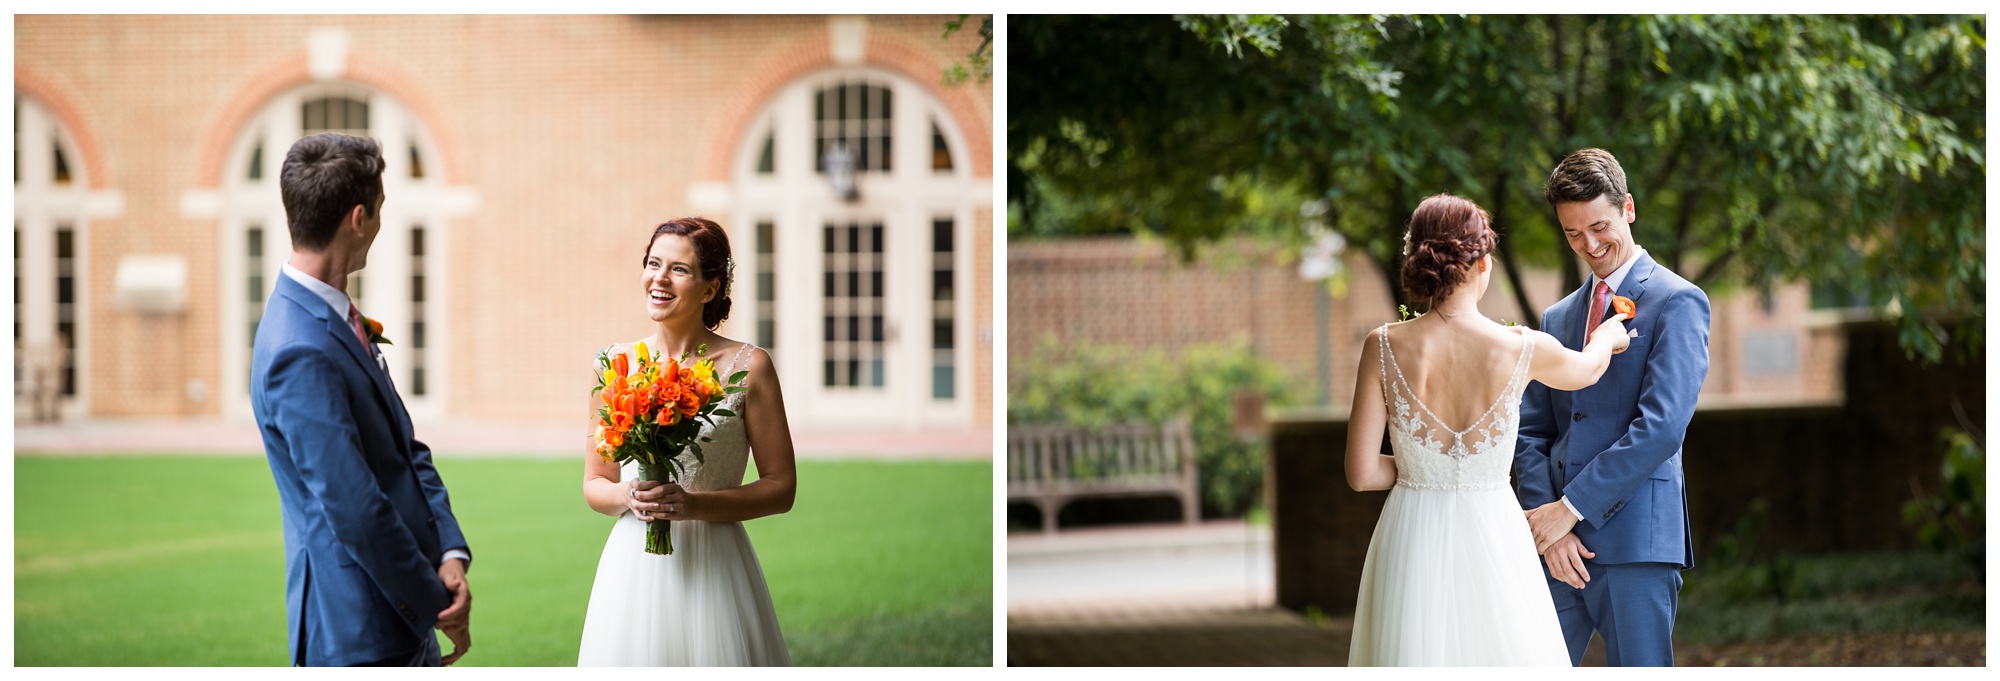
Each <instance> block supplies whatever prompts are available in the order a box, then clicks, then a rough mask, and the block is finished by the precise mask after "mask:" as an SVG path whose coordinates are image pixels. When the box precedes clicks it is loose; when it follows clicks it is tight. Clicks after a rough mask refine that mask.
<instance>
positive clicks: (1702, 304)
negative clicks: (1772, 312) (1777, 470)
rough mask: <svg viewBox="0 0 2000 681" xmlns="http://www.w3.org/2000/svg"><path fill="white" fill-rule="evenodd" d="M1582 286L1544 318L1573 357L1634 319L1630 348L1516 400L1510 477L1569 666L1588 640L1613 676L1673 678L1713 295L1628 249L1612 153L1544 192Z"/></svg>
mask: <svg viewBox="0 0 2000 681" xmlns="http://www.w3.org/2000/svg"><path fill="white" fill-rule="evenodd" d="M1544 191H1545V193H1546V196H1547V198H1548V200H1549V203H1550V204H1551V205H1553V206H1554V207H1555V211H1556V221H1557V222H1558V223H1560V224H1561V225H1562V230H1563V235H1564V237H1565V239H1567V241H1568V242H1569V247H1570V249H1571V250H1574V251H1576V254H1577V256H1578V257H1580V258H1582V259H1583V261H1584V263H1585V264H1586V265H1588V266H1589V267H1590V271H1591V277H1590V279H1589V280H1588V281H1586V282H1585V283H1584V287H1583V288H1582V289H1580V290H1578V291H1576V292H1573V293H1571V294H1570V295H1569V296H1568V297H1566V298H1563V299H1562V300H1561V301H1559V302H1557V303H1556V304H1555V305H1553V306H1551V307H1550V308H1549V309H1548V311H1547V312H1545V313H1544V314H1543V315H1542V330H1543V331H1546V332H1548V333H1550V334H1552V335H1554V336H1555V337H1556V339H1557V340H1560V341H1561V342H1562V344H1563V345H1564V346H1567V347H1568V348H1569V349H1571V350H1580V349H1582V348H1583V341H1584V338H1586V337H1587V336H1588V334H1589V332H1590V330H1591V329H1592V328H1594V327H1595V326H1596V325H1597V324H1598V323H1599V322H1601V321H1602V320H1604V319H1605V318H1607V317H1610V316H1611V315H1613V314H1616V312H1613V311H1610V310H1608V309H1607V307H1608V306H1609V304H1610V302H1611V298H1612V297H1613V296H1623V297H1626V298H1630V299H1631V300H1632V302H1633V304H1634V306H1635V307H1636V308H1637V311H1636V313H1635V314H1634V315H1633V317H1632V319H1631V321H1629V322H1626V325H1627V326H1628V327H1629V328H1630V329H1631V330H1632V334H1633V338H1632V344H1631V346H1630V347H1627V348H1626V349H1625V351H1624V352H1623V353H1620V354H1618V355H1616V356H1613V357H1612V358H1611V366H1610V367H1609V368H1608V369H1606V370H1605V372H1604V376H1603V377H1602V378H1600V379H1599V380H1598V381H1597V384H1596V385H1592V386H1590V387H1588V388H1584V389H1582V390H1576V391H1561V390H1550V389H1549V387H1548V386H1545V385H1542V384H1541V383H1532V384H1530V385H1529V387H1528V389H1527V391H1526V392H1525V393H1523V395H1522V397H1521V429H1520V441H1519V442H1518V443H1517V445H1516V447H1515V450H1514V467H1515V470H1514V479H1515V480H1516V481H1517V483H1518V485H1519V489H1518V493H1519V495H1520V500H1521V508H1522V509H1524V510H1525V511H1526V512H1527V515H1528V524H1529V526H1530V527H1531V528H1532V529H1533V530H1534V536H1535V548H1536V550H1537V552H1539V553H1541V554H1542V562H1543V566H1544V568H1545V569H1546V570H1547V572H1548V576H1549V592H1550V594H1551V595H1552V596H1553V597H1554V598H1555V603H1556V615H1557V618H1558V619H1559V620H1560V621H1561V623H1562V630H1563V638H1564V639H1565V640H1566V641H1567V643H1568V644H1569V656H1570V662H1571V663H1572V664H1582V662H1583V651H1584V647H1585V646H1586V645H1588V644H1589V643H1590V635H1591V632H1593V631H1595V632H1597V633H1598V634H1600V635H1602V636H1603V637H1604V643H1605V657H1606V658H1607V661H1608V662H1610V663H1611V664H1612V665H1613V666H1672V665H1673V663H1674V650H1673V631H1674V611H1675V608H1676V607H1677V606H1678V605H1679V602H1680V590H1681V574H1680V573H1681V571H1682V570H1686V569H1688V568H1691V567H1693V566H1694V543H1693V540H1692V538H1691V536H1690V535H1689V534H1688V512H1687V491H1686V486H1685V482H1686V481H1685V479H1684V478H1683V474H1682V472H1681V470H1682V469H1681V441H1682V440H1683V439H1684V438H1685V436H1686V435H1687V425H1688V420H1689V419H1690V418H1692V417H1693V416H1694V405H1695V398H1696V396H1697V395H1699V394H1700V393H1701V383H1702V380H1703V379H1705V378H1706V377H1707V376H1708V334H1709V312H1708V296H1707V295H1706V294H1704V293H1702V291H1701V289H1700V288H1697V287H1696V286H1695V285H1694V284H1692V283H1689V282H1688V280H1686V279H1683V278H1681V276H1680V275H1678V274H1675V273H1673V271H1671V270H1668V269H1667V268H1666V267H1664V266H1661V265H1660V264H1659V263H1658V262H1655V261H1654V260H1653V258H1652V257H1651V256H1648V255H1647V254H1646V251H1645V249H1643V248H1640V247H1639V245H1638V244H1636V243H1633V241H1632V221H1633V219H1634V218H1635V217H1636V213H1635V211H1634V210H1633V205H1632V195H1631V193H1629V192H1628V191H1626V184H1625V171H1624V169H1622V168H1620V167H1619V165H1618V160H1617V159H1615V158H1613V157H1612V156H1611V154H1610V152H1607V151H1604V150H1602V149H1584V150H1582V151H1578V152H1576V153H1573V154H1570V155H1569V156H1568V157H1566V158H1564V159H1563V160H1562V163H1560V164H1558V165H1557V166H1556V169H1555V171H1554V172H1552V173H1550V174H1549V181H1548V185H1547V186H1546V188H1545V190H1544Z"/></svg>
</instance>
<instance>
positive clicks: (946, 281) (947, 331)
mask: <svg viewBox="0 0 2000 681" xmlns="http://www.w3.org/2000/svg"><path fill="white" fill-rule="evenodd" d="M955 228H956V224H955V223H954V222H953V221H951V220H949V219H935V220H932V221H931V398H932V399H937V400H949V399H953V398H955V397H957V394H958V388H957V361H956V358H955V357H954V353H955V352H956V351H957V349H958V333H957V323H958V291H957V290H956V288H957V287H956V286H955V284H956V282H957V279H958V272H957V264H956V263H955V261H954V259H953V257H952V255H953V254H952V246H953V241H954V239H953V232H954V230H955Z"/></svg>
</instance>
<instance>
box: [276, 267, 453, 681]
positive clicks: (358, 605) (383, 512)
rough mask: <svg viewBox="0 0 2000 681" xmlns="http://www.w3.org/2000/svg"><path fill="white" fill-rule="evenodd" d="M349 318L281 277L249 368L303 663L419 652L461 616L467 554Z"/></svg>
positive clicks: (437, 485) (296, 657) (427, 458)
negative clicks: (451, 614)
mask: <svg viewBox="0 0 2000 681" xmlns="http://www.w3.org/2000/svg"><path fill="white" fill-rule="evenodd" d="M353 329H354V327H352V326H349V325H348V321H347V316H346V311H345V310H333V309H332V308H330V307H329V306H328V305H327V304H326V301H325V300H324V299H321V298H320V297H318V296H316V295H314V294H313V293H312V292H311V291H309V290H307V289H306V288H305V287H304V286H301V285H299V283H298V282H296V281H293V280H292V279H291V278H290V277H287V276H283V275H280V276H279V277H278V285H277V287H276V290H275V291H274V292H273V293H272V295H271V298H270V303H269V304H267V305H266V306H265V309H264V317H263V320H262V322H261V323H259V325H258V327H257V340H256V344H255V345H254V346H253V350H252V352H251V360H250V404H251V408H252V409H253V410H255V412H256V414H257V427H258V429H259V430H260V431H261V432H262V435H263V438H264V454H265V457H266V458H267V459H269V461H270V464H271V475H272V477H274V478H276V480H277V484H278V500H279V502H280V503H279V507H280V508H281V509H282V511H283V514H284V528H285V618H286V623H287V625H288V627H287V628H288V629H289V631H290V635H291V639H290V641H291V651H292V663H293V664H295V665H312V666H319V665H349V664H356V663H362V662H369V661H375V660H381V659H385V658H389V657H394V656H400V655H407V654H411V653H413V652H414V651H415V650H416V648H417V646H418V645H420V644H421V643H422V642H423V639H424V638H429V637H431V636H432V633H431V629H432V627H433V626H435V624H436V621H437V614H438V612H439V611H441V610H444V609H445V607H446V606H448V605H450V601H451V597H450V593H449V592H448V591H447V590H446V589H445V587H444V583H443V582H442V581H440V580H439V579H438V576H437V568H438V564H439V563H440V562H441V561H440V559H441V557H442V556H443V554H444V552H445V551H447V550H450V549H454V548H457V549H466V551H467V553H468V554H470V553H471V551H470V549H469V548H468V547H467V546H466V543H465V536H464V535H462V534H460V532H459V529H458V520H457V519H456V518H454V517H453V516H452V513H451V502H450V500H449V499H448V498H447V497H446V494H445V488H444V482H443V481H442V480H440V479H439V478H438V474H437V469H436V468H434V467H432V465H431V455H430V448H429V447H426V446H425V445H424V444H423V443H421V442H418V441H416V439H415V438H414V437H413V436H412V433H411V430H410V417H409V414H408V412H406V411H404V409H403V401H402V400H401V399H400V398H398V397H397V396H396V389H395V386H394V385H392V384H390V382H389V377H388V375H387V374H386V373H385V372H383V371H382V369H381V367H380V366H379V365H377V364H376V362H375V359H374V357H373V354H372V348H364V347H362V344H361V341H360V339H358V338H356V337H355V335H354V330H353Z"/></svg>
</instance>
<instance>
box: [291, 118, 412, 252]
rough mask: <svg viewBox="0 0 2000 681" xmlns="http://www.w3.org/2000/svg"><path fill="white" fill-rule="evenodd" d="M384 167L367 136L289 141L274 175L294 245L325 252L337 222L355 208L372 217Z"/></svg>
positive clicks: (324, 135)
mask: <svg viewBox="0 0 2000 681" xmlns="http://www.w3.org/2000/svg"><path fill="white" fill-rule="evenodd" d="M386 167H388V164H387V163H386V162H384V161H383V160H382V145H381V144H379V143H377V142H376V141H375V140H373V139H369V138H367V137H355V136H353V135H343V134H340V133H337V132H323V133H319V134H317V135H308V136H306V137H305V138H304V139H301V140H299V141H297V142H293V143H292V149H291V151H287V152H285V167H284V169H283V170H281V171H279V173H278V193H279V194H280V195H282V197H283V198H284V201H285V221H286V222H287V223H288V224H289V226H290V228H291V232H292V245H293V246H296V247H299V248H303V249H306V250H308V251H318V250H320V249H323V248H326V245H327V244H328V243H331V242H332V241H333V235H334V232H335V231H337V230H339V229H340V220H341V218H343V217H346V216H347V212H348V211H350V210H353V209H354V207H355V206H361V209H362V210H363V211H365V214H367V215H369V216H371V217H372V216H374V214H375V212H374V211H375V199H376V198H377V197H380V196H381V195H382V169H383V168H386Z"/></svg>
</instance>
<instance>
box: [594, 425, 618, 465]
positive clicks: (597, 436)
mask: <svg viewBox="0 0 2000 681" xmlns="http://www.w3.org/2000/svg"><path fill="white" fill-rule="evenodd" d="M590 440H591V442H595V443H597V446H596V451H597V456H598V457H599V458H602V459H604V462H605V463H618V458H617V456H616V455H615V451H616V450H617V447H615V446H613V445H612V444H611V443H609V442H605V441H604V426H601V425H600V426H598V427H597V432H595V433H592V434H591V435H590Z"/></svg>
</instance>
